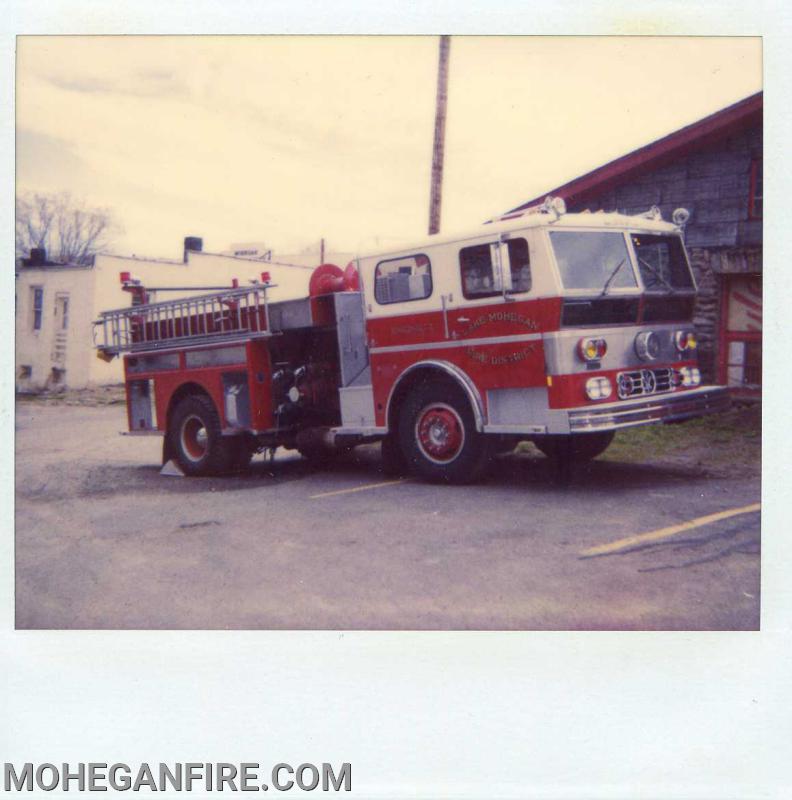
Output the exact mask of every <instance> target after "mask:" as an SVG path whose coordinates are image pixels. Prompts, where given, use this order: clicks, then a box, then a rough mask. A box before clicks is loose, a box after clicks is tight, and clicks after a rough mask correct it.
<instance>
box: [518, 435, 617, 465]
mask: <svg viewBox="0 0 792 800" xmlns="http://www.w3.org/2000/svg"><path fill="white" fill-rule="evenodd" d="M614 435H615V433H614V431H600V432H598V433H573V434H570V435H568V436H563V435H562V436H541V437H539V436H537V437H536V438H535V439H534V440H533V443H534V444H535V445H536V447H537V448H538V449H539V450H541V452H542V453H544V454H545V455H546V456H547V457H548V458H551V459H553V460H554V461H565V462H569V463H575V464H583V463H585V462H586V461H591V460H592V459H593V458H596V457H597V456H598V455H601V454H602V453H604V452H605V451H606V450H607V449H608V446H609V445H610V443H611V442H612V441H613V437H614Z"/></svg>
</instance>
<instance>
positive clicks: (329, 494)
mask: <svg viewBox="0 0 792 800" xmlns="http://www.w3.org/2000/svg"><path fill="white" fill-rule="evenodd" d="M408 480H409V478H399V480H397V481H384V482H382V483H367V484H365V485H364V486H353V487H352V488H350V489H337V490H336V491H334V492H322V493H321V494H312V495H310V496H309V498H308V499H309V500H319V499H320V498H322V497H335V496H336V495H339V494H352V493H353V492H366V491H368V490H369V489H381V488H383V487H385V486H396V485H397V484H399V483H405V482H406V481H408Z"/></svg>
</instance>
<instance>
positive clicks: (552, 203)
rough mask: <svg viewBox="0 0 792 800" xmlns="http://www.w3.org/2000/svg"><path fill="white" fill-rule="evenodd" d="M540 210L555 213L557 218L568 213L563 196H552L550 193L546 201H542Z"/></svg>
mask: <svg viewBox="0 0 792 800" xmlns="http://www.w3.org/2000/svg"><path fill="white" fill-rule="evenodd" d="M540 210H541V211H542V212H543V213H544V214H550V213H554V214H555V215H556V218H558V217H560V216H562V215H563V214H566V211H567V207H566V202H564V198H563V197H551V196H550V195H548V196H547V197H545V199H544V203H542V205H541V208H540Z"/></svg>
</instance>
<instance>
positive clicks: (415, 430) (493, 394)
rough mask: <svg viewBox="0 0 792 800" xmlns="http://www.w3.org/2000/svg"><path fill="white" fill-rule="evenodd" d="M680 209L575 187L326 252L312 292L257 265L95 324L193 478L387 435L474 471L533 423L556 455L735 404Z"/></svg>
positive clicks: (147, 424) (413, 455) (592, 452)
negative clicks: (610, 198) (704, 314)
mask: <svg viewBox="0 0 792 800" xmlns="http://www.w3.org/2000/svg"><path fill="white" fill-rule="evenodd" d="M687 217H688V213H687V212H686V210H685V209H678V210H677V211H675V212H674V215H673V221H672V222H667V221H664V220H663V219H662V215H661V213H660V211H659V210H658V209H657V208H653V209H651V210H650V211H648V212H646V213H645V214H641V215H634V216H627V215H623V214H619V213H603V212H597V213H588V212H584V213H581V214H571V213H569V214H568V213H566V209H565V206H564V202H563V200H561V199H559V198H548V199H547V200H546V201H545V202H544V203H543V204H542V205H541V206H537V207H534V208H531V209H528V210H527V211H523V212H521V213H515V214H510V215H508V216H505V217H502V218H500V219H498V220H495V221H492V222H490V223H488V224H485V225H483V226H481V227H479V228H478V229H475V230H470V231H468V232H466V233H464V234H462V235H456V236H437V235H436V236H433V237H429V238H427V239H425V240H424V241H422V242H420V243H419V244H417V245H415V246H410V247H399V248H398V249H394V250H393V251H389V252H377V253H375V254H370V255H363V256H360V257H358V258H356V259H355V260H354V261H353V262H351V263H350V264H349V265H348V266H347V267H346V269H343V270H342V269H341V268H340V267H337V266H335V265H332V264H322V265H320V266H319V267H317V268H316V269H315V270H314V272H313V273H312V275H311V279H310V285H309V290H308V296H306V297H299V298H295V299H287V300H279V301H272V300H268V295H267V292H268V289H269V288H271V287H272V285H273V284H272V283H271V282H270V280H269V274H268V273H262V275H261V280H257V281H253V282H250V283H249V284H247V285H244V286H241V285H239V282H238V281H236V280H234V281H233V285H232V286H231V287H229V288H220V289H218V288H217V287H214V290H213V291H212V292H210V293H207V292H205V291H204V292H202V293H200V294H195V293H192V294H191V295H189V296H179V297H178V298H177V299H173V300H167V301H163V302H148V296H147V290H146V287H144V286H142V285H140V284H139V282H137V281H135V280H134V278H133V277H132V276H131V275H130V274H129V273H122V276H121V278H122V283H123V284H124V288H125V289H127V290H128V291H130V292H132V294H133V301H132V305H131V306H129V307H126V308H121V309H115V310H111V311H106V312H103V313H102V314H101V315H100V319H98V320H97V321H96V322H95V323H94V325H95V329H94V333H95V341H96V345H97V347H98V351H99V355H100V356H101V357H103V358H108V359H109V358H112V357H114V356H117V355H120V356H122V357H123V359H124V364H125V369H124V374H125V384H126V397H127V415H128V424H129V433H131V434H135V435H140V434H160V435H164V446H163V460H164V461H168V460H173V461H175V462H176V463H178V465H179V466H180V467H181V470H182V471H183V472H184V473H185V474H187V475H205V474H217V473H222V472H227V471H233V470H239V469H242V468H244V467H245V466H246V465H247V464H248V463H249V461H250V459H251V458H252V456H253V454H255V453H256V452H260V451H262V450H265V449H274V448H277V447H284V448H290V449H296V450H298V451H299V452H300V453H302V454H303V455H304V456H306V457H308V458H314V459H323V458H327V457H328V456H329V455H330V454H332V453H337V452H340V451H343V450H348V449H350V448H352V447H354V446H356V445H359V444H363V443H368V442H376V441H381V442H382V449H383V458H384V460H385V461H386V463H387V464H389V465H390V466H391V467H393V466H394V465H395V466H396V467H398V468H399V469H402V470H406V471H408V472H410V473H413V474H415V475H417V476H419V477H421V478H424V479H427V480H443V481H447V482H453V483H461V482H467V481H471V480H473V479H474V478H475V477H476V476H477V475H479V473H480V472H481V470H482V468H483V467H484V466H485V464H486V463H487V459H488V457H489V456H491V455H492V454H493V453H496V452H498V451H504V450H507V449H509V448H513V447H514V445H515V443H516V442H518V441H524V440H530V441H532V442H534V444H535V445H536V446H537V447H538V449H539V450H540V451H542V452H543V453H544V454H545V455H547V456H549V457H551V458H552V459H555V460H556V461H567V462H569V461H581V460H587V459H591V458H594V457H595V456H597V455H599V454H600V453H602V452H603V451H604V450H605V448H606V447H607V446H608V445H609V444H610V442H611V440H612V439H613V436H614V432H615V431H617V430H619V429H620V428H625V427H628V426H634V425H643V424H648V423H657V422H663V423H669V422H678V421H682V420H686V419H690V418H692V417H697V416H700V415H702V414H705V413H709V412H714V411H720V410H723V409H724V408H726V407H727V405H728V402H729V401H728V395H727V393H726V389H725V387H721V386H704V385H701V383H702V382H701V373H700V371H699V367H698V365H697V353H696V336H695V333H694V329H693V324H692V319H693V307H694V302H695V297H696V284H695V280H694V277H693V274H692V272H691V269H690V265H689V262H688V258H687V254H686V251H685V247H684V245H683V238H682V234H683V229H684V223H685V221H686V219H687Z"/></svg>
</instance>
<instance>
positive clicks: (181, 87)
mask: <svg viewBox="0 0 792 800" xmlns="http://www.w3.org/2000/svg"><path fill="white" fill-rule="evenodd" d="M39 74H40V75H41V77H42V78H43V80H45V81H46V82H47V83H49V84H50V85H52V86H54V87H55V88H56V89H62V90H63V91H66V92H80V93H86V94H108V95H129V96H131V97H189V96H190V88H189V86H187V84H186V83H184V82H183V81H181V80H179V79H178V78H177V77H176V76H175V75H174V74H173V72H168V71H156V70H145V71H136V72H134V73H132V74H131V75H125V76H119V77H116V78H107V77H99V76H96V75H84V74H83V75H72V76H64V75H60V74H48V73H47V72H46V71H44V70H39Z"/></svg>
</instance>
